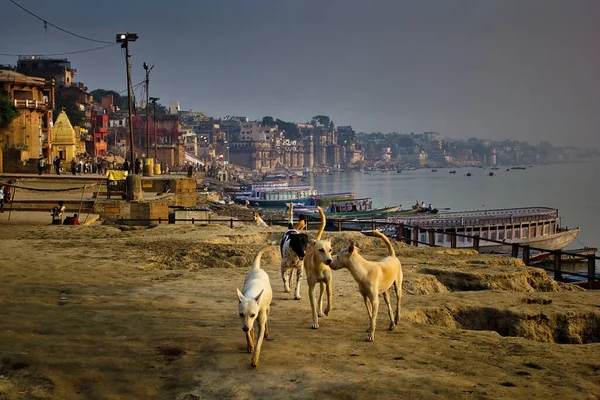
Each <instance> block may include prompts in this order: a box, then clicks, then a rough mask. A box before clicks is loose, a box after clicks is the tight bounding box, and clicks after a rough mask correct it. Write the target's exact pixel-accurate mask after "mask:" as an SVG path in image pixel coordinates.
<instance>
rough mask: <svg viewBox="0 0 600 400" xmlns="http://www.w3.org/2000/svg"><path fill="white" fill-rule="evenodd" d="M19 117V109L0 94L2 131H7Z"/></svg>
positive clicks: (0, 125)
mask: <svg viewBox="0 0 600 400" xmlns="http://www.w3.org/2000/svg"><path fill="white" fill-rule="evenodd" d="M18 116H19V109H18V108H17V107H16V106H15V104H14V103H13V102H12V101H10V99H9V98H8V97H6V96H3V95H1V94H0V130H3V129H6V128H8V127H9V126H10V124H11V123H12V122H13V121H14V120H15V118H17V117H18Z"/></svg>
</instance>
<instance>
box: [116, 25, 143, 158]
mask: <svg viewBox="0 0 600 400" xmlns="http://www.w3.org/2000/svg"><path fill="white" fill-rule="evenodd" d="M137 38H138V35H137V33H118V34H117V43H121V48H123V49H125V66H126V67H127V105H128V107H129V142H130V151H131V163H133V162H134V160H135V150H134V148H133V118H132V116H131V112H132V108H133V107H132V105H131V68H130V66H129V42H135V41H136V40H137Z"/></svg>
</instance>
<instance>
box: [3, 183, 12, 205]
mask: <svg viewBox="0 0 600 400" xmlns="http://www.w3.org/2000/svg"><path fill="white" fill-rule="evenodd" d="M8 183H12V182H11V181H9V182H8ZM10 196H11V191H10V186H9V185H0V213H3V212H4V204H10V201H11V197H10Z"/></svg>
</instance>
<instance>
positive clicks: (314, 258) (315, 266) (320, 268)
mask: <svg viewBox="0 0 600 400" xmlns="http://www.w3.org/2000/svg"><path fill="white" fill-rule="evenodd" d="M317 209H318V210H319V215H321V225H320V227H319V232H318V233H317V238H316V240H312V241H311V242H310V243H309V245H308V248H307V249H306V258H305V259H304V269H305V271H306V281H307V282H308V298H309V300H310V308H311V310H312V325H311V328H313V329H317V328H318V327H319V318H318V317H322V316H323V294H324V293H325V291H326V290H327V308H325V315H329V312H330V311H331V308H332V301H333V294H332V286H331V269H330V268H329V265H330V264H331V262H332V261H333V259H332V257H331V241H330V240H321V235H322V234H323V231H324V230H325V221H326V220H325V213H324V212H323V209H321V207H317ZM317 283H318V284H319V286H320V288H321V292H320V293H319V301H318V309H317V304H315V287H316V286H317Z"/></svg>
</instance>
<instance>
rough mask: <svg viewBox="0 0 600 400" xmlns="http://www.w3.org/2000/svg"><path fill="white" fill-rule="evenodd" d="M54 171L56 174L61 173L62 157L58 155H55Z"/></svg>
mask: <svg viewBox="0 0 600 400" xmlns="http://www.w3.org/2000/svg"><path fill="white" fill-rule="evenodd" d="M54 171H55V172H56V175H60V158H59V157H58V156H56V157H54Z"/></svg>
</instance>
